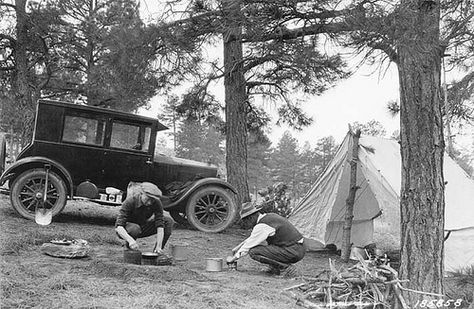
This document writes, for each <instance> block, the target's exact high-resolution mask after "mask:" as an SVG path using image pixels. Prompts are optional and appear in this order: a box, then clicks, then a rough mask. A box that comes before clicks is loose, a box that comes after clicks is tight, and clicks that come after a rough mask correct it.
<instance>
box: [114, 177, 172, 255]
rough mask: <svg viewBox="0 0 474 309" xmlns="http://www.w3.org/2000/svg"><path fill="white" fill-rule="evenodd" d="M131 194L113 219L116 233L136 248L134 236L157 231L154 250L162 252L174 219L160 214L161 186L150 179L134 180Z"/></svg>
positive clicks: (131, 246) (131, 247)
mask: <svg viewBox="0 0 474 309" xmlns="http://www.w3.org/2000/svg"><path fill="white" fill-rule="evenodd" d="M130 192H132V194H128V193H127V198H126V199H125V201H124V202H123V203H122V207H121V208H120V212H119V215H118V217H117V220H116V222H115V231H116V232H117V235H118V236H119V237H120V238H122V239H123V240H125V241H126V242H127V247H128V248H130V249H133V250H138V249H139V248H138V243H137V241H136V239H137V238H143V237H148V236H151V235H154V234H156V242H155V247H154V249H153V251H155V252H158V253H162V252H163V248H164V247H165V244H166V242H167V241H168V239H169V237H170V236H171V231H172V227H173V223H174V222H173V219H171V218H169V217H164V216H163V205H162V203H161V200H160V197H161V190H160V189H158V187H157V186H156V185H154V184H152V183H149V182H143V183H140V184H138V183H135V184H134V188H133V191H132V190H130Z"/></svg>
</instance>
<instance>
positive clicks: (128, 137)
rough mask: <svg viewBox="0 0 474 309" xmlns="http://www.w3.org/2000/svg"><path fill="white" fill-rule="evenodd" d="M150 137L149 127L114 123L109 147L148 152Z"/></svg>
mask: <svg viewBox="0 0 474 309" xmlns="http://www.w3.org/2000/svg"><path fill="white" fill-rule="evenodd" d="M150 135H151V128H150V127H141V126H138V125H132V124H127V123H122V122H114V123H113V124H112V137H111V139H110V147H114V148H121V149H133V150H139V151H144V152H148V146H149V145H150Z"/></svg>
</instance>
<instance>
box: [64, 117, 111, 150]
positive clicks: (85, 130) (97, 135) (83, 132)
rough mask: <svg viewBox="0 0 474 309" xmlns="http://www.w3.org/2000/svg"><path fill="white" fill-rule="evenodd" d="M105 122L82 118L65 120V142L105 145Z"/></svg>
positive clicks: (67, 118)
mask: <svg viewBox="0 0 474 309" xmlns="http://www.w3.org/2000/svg"><path fill="white" fill-rule="evenodd" d="M104 129H105V121H104V120H102V119H94V118H86V117H82V116H68V115H67V116H66V117H65V118H64V129H63V141H65V142H74V143H80V144H89V145H103V143H104Z"/></svg>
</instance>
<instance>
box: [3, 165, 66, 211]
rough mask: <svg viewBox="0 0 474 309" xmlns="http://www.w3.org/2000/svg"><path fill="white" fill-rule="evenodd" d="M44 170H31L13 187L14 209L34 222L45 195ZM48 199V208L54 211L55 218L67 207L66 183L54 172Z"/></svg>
mask: <svg viewBox="0 0 474 309" xmlns="http://www.w3.org/2000/svg"><path fill="white" fill-rule="evenodd" d="M45 178H46V171H45V170H44V169H31V170H27V171H25V172H23V173H22V174H20V175H19V176H18V177H17V178H16V179H15V181H14V182H13V184H12V186H11V191H10V199H11V203H12V206H13V209H14V210H15V211H16V212H17V213H18V214H19V215H20V216H22V217H24V218H27V219H30V220H34V219H35V210H36V206H41V204H40V203H41V202H40V198H42V195H43V194H44V180H45ZM48 187H49V189H48V198H47V200H46V205H45V207H46V208H50V209H52V214H53V217H54V216H56V215H58V214H59V213H60V212H61V211H62V210H63V209H64V206H66V201H67V190H66V184H65V183H64V181H63V180H62V179H61V177H59V176H58V175H57V174H56V173H54V172H53V171H49V176H48Z"/></svg>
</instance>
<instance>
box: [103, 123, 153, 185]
mask: <svg viewBox="0 0 474 309" xmlns="http://www.w3.org/2000/svg"><path fill="white" fill-rule="evenodd" d="M151 132H152V125H151V124H147V123H135V122H130V121H127V120H125V119H120V118H113V119H111V121H110V132H109V133H108V134H107V136H108V138H107V141H106V143H107V145H108V147H107V148H108V149H107V150H106V152H105V154H104V159H105V162H104V178H105V180H106V182H107V186H112V187H116V188H118V189H122V190H124V189H125V188H126V187H127V185H128V183H129V182H130V181H138V182H143V181H148V180H149V176H150V170H151V168H152V164H153V155H152V153H153V152H152V151H153V149H152V148H151Z"/></svg>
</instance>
